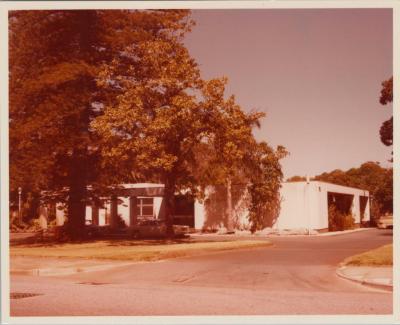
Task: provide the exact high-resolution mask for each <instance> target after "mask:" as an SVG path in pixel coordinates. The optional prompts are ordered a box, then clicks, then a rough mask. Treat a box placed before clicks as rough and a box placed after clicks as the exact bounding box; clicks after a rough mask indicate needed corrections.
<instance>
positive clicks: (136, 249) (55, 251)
mask: <svg viewBox="0 0 400 325" xmlns="http://www.w3.org/2000/svg"><path fill="white" fill-rule="evenodd" d="M270 245H272V244H271V242H268V241H264V240H263V241H261V240H238V241H221V242H178V243H177V242H168V241H164V242H163V241H161V242H160V241H156V242H151V241H150V242H147V243H144V242H143V241H127V240H126V241H124V240H115V241H97V242H91V243H68V244H53V245H43V244H41V245H29V246H28V245H24V246H15V247H11V248H10V255H11V256H29V257H57V258H85V259H107V260H124V261H157V260H163V259H168V258H176V257H183V256H194V255H203V254H207V253H210V252H219V251H226V250H235V249H243V248H254V247H266V246H270Z"/></svg>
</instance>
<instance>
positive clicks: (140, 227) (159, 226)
mask: <svg viewBox="0 0 400 325" xmlns="http://www.w3.org/2000/svg"><path fill="white" fill-rule="evenodd" d="M172 227H173V231H174V236H175V237H182V236H185V235H186V234H188V233H189V226H183V225H173V226H172ZM129 231H130V234H131V235H132V236H133V237H135V238H160V237H165V236H166V235H167V226H166V224H165V221H164V220H162V219H145V220H141V221H139V222H138V224H137V225H135V226H133V227H132V228H131V229H130V230H129Z"/></svg>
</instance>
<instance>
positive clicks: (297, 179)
mask: <svg viewBox="0 0 400 325" xmlns="http://www.w3.org/2000/svg"><path fill="white" fill-rule="evenodd" d="M306 180H307V178H306V177H304V176H292V177H289V178H288V179H287V180H286V182H305V181H306Z"/></svg>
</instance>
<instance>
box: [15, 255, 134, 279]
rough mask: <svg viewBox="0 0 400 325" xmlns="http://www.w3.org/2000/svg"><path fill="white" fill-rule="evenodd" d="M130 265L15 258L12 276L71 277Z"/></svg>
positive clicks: (42, 258) (66, 259) (57, 259)
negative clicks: (71, 275) (81, 273)
mask: <svg viewBox="0 0 400 325" xmlns="http://www.w3.org/2000/svg"><path fill="white" fill-rule="evenodd" d="M136 263H137V262H136ZM136 263H135V264H136ZM130 264H133V263H132V262H118V261H101V260H91V259H72V258H64V259H60V258H49V257H25V256H13V257H11V258H10V274H11V275H37V276H57V275H70V274H75V273H80V272H91V271H102V270H107V269H111V268H114V267H119V266H125V265H130Z"/></svg>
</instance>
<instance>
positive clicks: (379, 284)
mask: <svg viewBox="0 0 400 325" xmlns="http://www.w3.org/2000/svg"><path fill="white" fill-rule="evenodd" d="M346 268H347V266H340V267H339V268H337V269H336V275H337V276H339V277H340V278H343V279H346V280H349V281H353V282H356V283H359V284H362V285H365V286H369V287H373V288H376V289H381V290H385V291H390V292H391V291H393V281H392V280H391V279H389V278H372V279H366V278H365V277H364V275H357V276H356V275H353V276H349V275H347V274H345V273H344V272H343V271H344V270H345V269H346Z"/></svg>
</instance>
